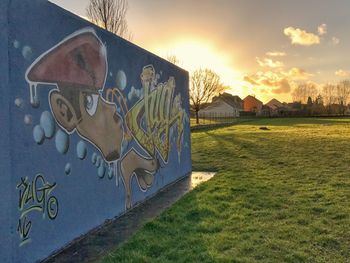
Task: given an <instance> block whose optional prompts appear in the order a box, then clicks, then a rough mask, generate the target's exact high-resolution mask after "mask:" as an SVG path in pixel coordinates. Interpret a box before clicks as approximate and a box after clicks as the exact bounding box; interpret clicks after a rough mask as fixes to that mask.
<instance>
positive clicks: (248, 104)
mask: <svg viewBox="0 0 350 263" xmlns="http://www.w3.org/2000/svg"><path fill="white" fill-rule="evenodd" d="M243 105H244V107H243V108H244V111H245V112H253V113H255V114H256V115H260V114H261V110H262V107H263V103H262V102H261V101H260V100H258V99H257V98H255V97H253V96H251V95H249V96H247V97H245V98H244V100H243Z"/></svg>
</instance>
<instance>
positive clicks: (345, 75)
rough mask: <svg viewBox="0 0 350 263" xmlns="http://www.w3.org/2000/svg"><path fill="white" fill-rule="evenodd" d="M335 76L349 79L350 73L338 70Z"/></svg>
mask: <svg viewBox="0 0 350 263" xmlns="http://www.w3.org/2000/svg"><path fill="white" fill-rule="evenodd" d="M335 75H336V76H338V77H348V76H349V75H350V72H349V71H345V70H342V69H339V70H337V71H336V72H335Z"/></svg>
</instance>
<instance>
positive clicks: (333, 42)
mask: <svg viewBox="0 0 350 263" xmlns="http://www.w3.org/2000/svg"><path fill="white" fill-rule="evenodd" d="M339 43H340V39H339V38H336V37H332V44H333V45H335V46H336V45H338V44H339Z"/></svg>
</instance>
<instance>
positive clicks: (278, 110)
mask: <svg viewBox="0 0 350 263" xmlns="http://www.w3.org/2000/svg"><path fill="white" fill-rule="evenodd" d="M264 106H265V107H263V108H264V110H265V111H266V113H265V116H281V115H283V112H284V111H285V110H286V106H285V105H284V104H283V103H282V102H280V101H279V100H277V99H272V100H270V101H269V102H268V103H266V104H265V105H264Z"/></svg>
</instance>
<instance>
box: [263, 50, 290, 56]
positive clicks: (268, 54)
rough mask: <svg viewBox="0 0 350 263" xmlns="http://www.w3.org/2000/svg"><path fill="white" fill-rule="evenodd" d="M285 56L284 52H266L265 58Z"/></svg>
mask: <svg viewBox="0 0 350 263" xmlns="http://www.w3.org/2000/svg"><path fill="white" fill-rule="evenodd" d="M286 55H287V54H286V53H285V52H280V51H270V52H266V56H270V57H284V56H286Z"/></svg>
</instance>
